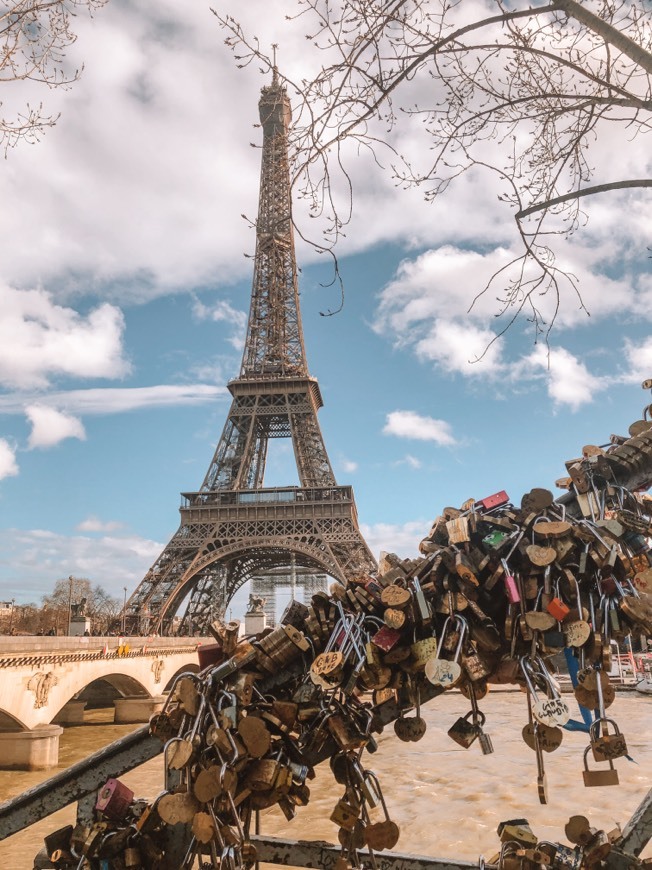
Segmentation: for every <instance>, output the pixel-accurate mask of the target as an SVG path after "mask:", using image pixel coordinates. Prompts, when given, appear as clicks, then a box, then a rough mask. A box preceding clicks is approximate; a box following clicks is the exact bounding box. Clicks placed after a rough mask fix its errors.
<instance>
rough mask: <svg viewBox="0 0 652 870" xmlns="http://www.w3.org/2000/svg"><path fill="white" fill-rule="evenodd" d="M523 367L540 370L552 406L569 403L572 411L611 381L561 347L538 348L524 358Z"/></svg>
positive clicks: (589, 399)
mask: <svg viewBox="0 0 652 870" xmlns="http://www.w3.org/2000/svg"><path fill="white" fill-rule="evenodd" d="M523 369H524V370H528V369H529V370H530V371H532V372H533V373H534V374H535V375H536V373H537V372H541V373H543V375H544V377H545V379H546V382H547V388H548V395H549V396H550V398H551V399H552V400H553V402H554V403H555V405H568V406H570V407H571V408H572V410H574V411H577V410H578V408H580V407H581V406H582V405H585V404H589V403H590V402H592V401H593V400H594V398H595V395H596V393H598V392H599V391H600V390H603V389H605V388H606V387H607V386H608V385H609V384H610V383H611V380H612V379H610V378H600V377H596V376H595V375H592V374H591V373H590V372H589V371H588V369H587V368H586V366H585V365H584V363H583V362H581V361H580V360H579V359H577V357H576V356H574V355H573V354H572V353H570V352H569V351H567V350H565V349H564V348H555V349H552V350H551V351H550V354H548V352H547V351H546V349H545V348H544V347H541V346H539V347H537V348H536V349H535V351H534V353H532V354H531V355H530V356H529V357H527V358H526V359H524V360H523Z"/></svg>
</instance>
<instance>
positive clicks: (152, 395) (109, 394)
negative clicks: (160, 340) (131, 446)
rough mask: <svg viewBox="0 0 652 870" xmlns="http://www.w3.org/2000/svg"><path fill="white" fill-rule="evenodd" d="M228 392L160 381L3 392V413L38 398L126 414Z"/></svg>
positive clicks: (78, 409)
mask: <svg viewBox="0 0 652 870" xmlns="http://www.w3.org/2000/svg"><path fill="white" fill-rule="evenodd" d="M226 395H228V390H227V389H226V387H217V386H212V385H210V384H184V385H174V384H158V385H157V386H153V387H125V388H119V387H108V388H106V389H92V390H70V391H69V392H58V393H56V392H55V393H48V394H46V395H39V394H36V393H32V394H20V393H16V394H14V395H10V396H0V414H21V413H23V411H24V410H25V406H26V405H29V404H32V403H36V402H38V403H39V404H40V405H42V406H45V405H47V406H49V407H56V408H63V409H65V410H66V411H68V412H70V413H77V414H122V413H125V412H127V411H135V410H138V409H139V408H161V407H174V406H183V405H200V404H203V403H204V402H213V401H215V400H216V399H218V398H221V397H222V396H226Z"/></svg>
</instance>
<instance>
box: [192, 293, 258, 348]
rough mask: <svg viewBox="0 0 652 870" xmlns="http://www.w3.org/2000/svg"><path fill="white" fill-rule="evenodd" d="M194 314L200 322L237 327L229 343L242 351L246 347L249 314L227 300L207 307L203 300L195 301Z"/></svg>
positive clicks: (219, 300) (218, 301)
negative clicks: (210, 321) (209, 321)
mask: <svg viewBox="0 0 652 870" xmlns="http://www.w3.org/2000/svg"><path fill="white" fill-rule="evenodd" d="M192 311H193V314H194V315H195V317H197V318H198V319H199V320H212V321H213V322H214V323H230V324H231V325H232V326H234V327H235V332H234V333H233V335H232V336H231V337H230V338H229V339H228V341H229V343H230V344H232V345H233V347H235V348H236V350H241V349H242V348H243V347H244V340H245V330H246V326H247V313H246V312H245V311H240V310H239V309H238V308H234V307H233V306H232V305H231V303H230V302H228V301H227V300H226V299H218V300H217V301H216V302H214V303H213V305H205V304H204V303H203V302H201V300H199V299H195V301H194V304H193V308H192Z"/></svg>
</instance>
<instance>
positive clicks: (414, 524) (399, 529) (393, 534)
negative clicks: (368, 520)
mask: <svg viewBox="0 0 652 870" xmlns="http://www.w3.org/2000/svg"><path fill="white" fill-rule="evenodd" d="M431 526H432V522H431V521H430V522H428V520H411V521H409V522H406V523H403V524H393V523H374V524H373V525H367V524H365V523H361V524H360V531H361V532H362V536H363V538H364V539H365V541H366V542H367V544H368V546H369V549H370V550H371V552H372V553H373V554H374V556H375V557H376V559H378V556H379V554H380V553H381V552H382V551H385V552H390V553H396V555H397V556H400V557H401V558H402V559H409V558H413V557H414V556H418V555H419V543H420V542H421V541H422V540H423V539H424V538H425V536H426V535H427V534H428V532H429V531H430V527H431Z"/></svg>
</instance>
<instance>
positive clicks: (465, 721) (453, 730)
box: [446, 710, 480, 749]
mask: <svg viewBox="0 0 652 870" xmlns="http://www.w3.org/2000/svg"><path fill="white" fill-rule="evenodd" d="M472 716H473V710H471V711H469V712H468V713H467V714H466V716H460V717H459V719H457V720H456V721H455V722H454V723H453V724H452V725H451V727H450V728H449V729H448V731H447V732H446V733H447V734H448V736H449V737H450V738H451V740H454V741H455V742H456V743H457V744H458V745H459V746H463V747H464V749H468V748H469V747H470V746H471V745H472V743H473V742H474V741H475V740H476V739H477V737H478V736H479V733H480V732H479V731H478V728H477V726H476V725H475V724H474V723H473V722H472V721H470V717H472Z"/></svg>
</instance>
